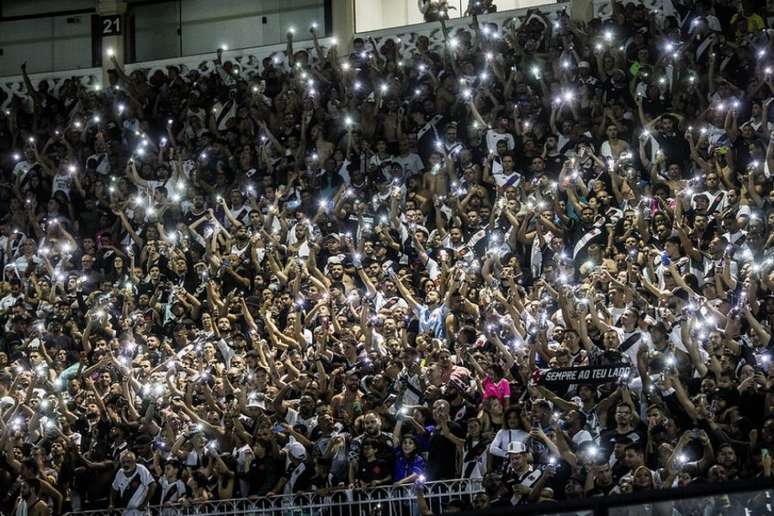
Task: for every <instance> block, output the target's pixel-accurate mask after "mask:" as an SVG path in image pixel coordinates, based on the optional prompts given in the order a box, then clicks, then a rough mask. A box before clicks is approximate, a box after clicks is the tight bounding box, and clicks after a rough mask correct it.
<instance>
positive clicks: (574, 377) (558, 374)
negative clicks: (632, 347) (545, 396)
mask: <svg viewBox="0 0 774 516" xmlns="http://www.w3.org/2000/svg"><path fill="white" fill-rule="evenodd" d="M631 371H632V367H631V366H629V365H626V364H613V365H600V366H587V367H567V368H560V369H548V370H545V371H541V374H540V376H539V378H538V383H539V384H540V385H543V386H545V387H548V388H551V387H567V386H568V385H576V384H580V383H588V384H594V385H597V384H601V383H610V382H617V381H619V380H628V379H629V377H630V375H631Z"/></svg>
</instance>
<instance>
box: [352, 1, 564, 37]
mask: <svg viewBox="0 0 774 516" xmlns="http://www.w3.org/2000/svg"><path fill="white" fill-rule="evenodd" d="M549 3H554V2H553V0H495V2H494V4H495V5H496V6H497V10H498V12H499V11H508V10H511V9H520V8H524V7H532V6H537V5H544V4H549ZM448 5H450V6H454V7H455V8H456V9H453V10H450V11H449V16H450V17H452V18H458V17H460V16H461V15H462V14H464V13H465V10H466V9H467V8H468V0H449V2H448ZM424 21H425V20H424V17H423V15H422V14H421V13H420V12H419V8H418V7H417V1H416V0H355V32H369V31H372V30H381V29H386V28H390V27H400V26H402V25H411V24H414V23H423V22H424Z"/></svg>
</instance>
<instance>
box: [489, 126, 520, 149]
mask: <svg viewBox="0 0 774 516" xmlns="http://www.w3.org/2000/svg"><path fill="white" fill-rule="evenodd" d="M500 140H505V145H506V147H507V148H508V150H509V151H510V150H513V149H514V148H515V147H516V141H515V140H514V139H513V135H512V134H511V133H501V132H498V131H496V130H494V129H489V130H487V132H486V148H487V150H489V152H496V151H497V142H499V141H500Z"/></svg>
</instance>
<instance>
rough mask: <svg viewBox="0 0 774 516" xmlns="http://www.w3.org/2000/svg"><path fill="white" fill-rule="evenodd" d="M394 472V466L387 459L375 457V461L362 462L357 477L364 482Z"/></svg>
mask: <svg viewBox="0 0 774 516" xmlns="http://www.w3.org/2000/svg"><path fill="white" fill-rule="evenodd" d="M391 474H392V468H391V467H390V465H389V463H388V462H387V461H385V460H379V459H375V460H374V461H373V462H366V461H362V462H360V467H359V468H358V471H357V479H358V480H360V481H361V482H363V483H366V482H373V481H374V480H381V479H383V478H385V477H388V476H390V475H391Z"/></svg>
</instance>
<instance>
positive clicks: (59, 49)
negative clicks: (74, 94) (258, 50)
mask: <svg viewBox="0 0 774 516" xmlns="http://www.w3.org/2000/svg"><path fill="white" fill-rule="evenodd" d="M178 3H179V0H170V1H167V2H159V3H154V4H144V5H142V4H139V5H138V4H134V3H133V2H132V1H131V0H130V1H129V9H128V12H127V17H126V20H125V23H124V27H123V30H124V31H125V33H126V32H128V31H130V30H131V27H132V23H131V22H132V21H133V23H134V31H135V32H134V34H135V38H134V41H135V60H136V61H151V60H156V59H165V58H170V57H180V56H181V55H183V56H186V55H193V54H202V53H209V52H213V53H214V52H215V50H216V49H217V48H218V47H219V46H221V45H223V44H226V45H228V47H229V48H248V47H256V46H262V45H271V44H276V43H281V42H284V41H285V33H286V31H287V29H288V27H290V26H294V27H295V28H296V29H297V32H298V33H302V32H303V34H299V37H298V39H307V38H308V32H307V31H308V30H309V27H310V25H311V24H312V22H317V23H318V25H319V27H320V29H319V30H320V32H321V34H322V32H323V30H324V27H325V23H324V7H323V6H324V0H182V9H180V6H179V5H178ZM94 7H95V1H94V0H35V1H29V0H3V2H2V15H3V17H10V16H38V15H44V14H46V13H51V12H54V11H60V12H61V11H70V10H77V9H93V8H94ZM280 11H281V12H280ZM181 14H182V17H181ZM178 28H180V29H181V30H180V35H178ZM181 50H182V54H181ZM24 61H27V62H28V65H27V69H28V71H29V72H30V73H36V72H50V71H58V70H71V69H76V68H89V67H91V66H92V47H91V15H90V14H81V15H71V16H57V17H54V16H47V17H38V18H30V19H23V20H14V21H2V22H0V77H2V76H11V75H18V74H19V73H20V71H19V67H20V66H21V64H22V63H23V62H24Z"/></svg>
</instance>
